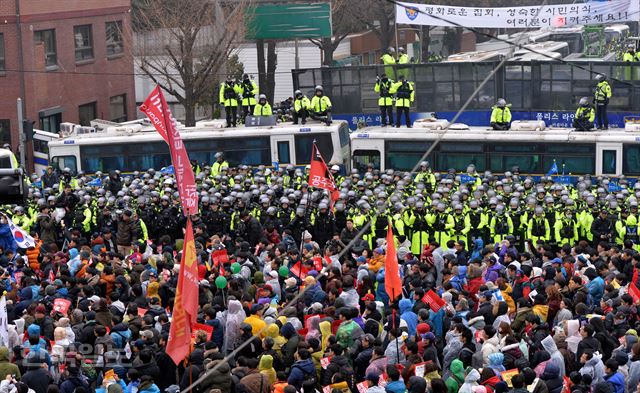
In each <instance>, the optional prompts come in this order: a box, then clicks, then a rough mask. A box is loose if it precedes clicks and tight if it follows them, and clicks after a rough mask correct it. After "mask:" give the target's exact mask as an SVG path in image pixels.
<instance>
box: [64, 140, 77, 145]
mask: <svg viewBox="0 0 640 393" xmlns="http://www.w3.org/2000/svg"><path fill="white" fill-rule="evenodd" d="M74 143H76V141H74V140H73V139H67V140H66V141H64V144H65V145H73V144H74Z"/></svg>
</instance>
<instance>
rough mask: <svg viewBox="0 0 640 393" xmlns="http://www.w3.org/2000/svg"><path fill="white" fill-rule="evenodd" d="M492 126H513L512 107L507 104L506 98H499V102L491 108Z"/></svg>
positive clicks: (499, 127)
mask: <svg viewBox="0 0 640 393" xmlns="http://www.w3.org/2000/svg"><path fill="white" fill-rule="evenodd" d="M490 121H491V128H493V129H494V130H502V131H505V130H508V129H509V128H511V109H509V106H508V105H507V101H506V100H505V99H504V98H500V99H498V102H497V103H496V105H495V106H494V107H493V109H492V110H491V120H490Z"/></svg>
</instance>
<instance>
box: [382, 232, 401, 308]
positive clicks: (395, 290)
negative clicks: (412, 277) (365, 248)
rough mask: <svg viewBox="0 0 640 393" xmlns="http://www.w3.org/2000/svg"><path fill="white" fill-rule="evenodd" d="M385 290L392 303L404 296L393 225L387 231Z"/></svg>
mask: <svg viewBox="0 0 640 393" xmlns="http://www.w3.org/2000/svg"><path fill="white" fill-rule="evenodd" d="M384 289H385V291H387V294H388V295H389V298H390V299H391V301H394V300H395V299H396V298H398V297H400V296H401V295H402V281H401V280H400V270H399V267H398V256H397V255H396V244H395V243H394V239H393V230H391V223H389V228H388V229H387V256H386V258H385V260H384Z"/></svg>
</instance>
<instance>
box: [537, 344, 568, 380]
mask: <svg viewBox="0 0 640 393" xmlns="http://www.w3.org/2000/svg"><path fill="white" fill-rule="evenodd" d="M542 347H543V348H544V350H545V351H547V352H548V353H549V355H550V356H551V361H550V362H551V363H554V364H555V365H556V366H557V367H558V373H559V374H558V376H559V377H560V378H562V377H563V376H564V375H565V367H564V357H563V356H562V354H561V353H560V351H558V347H557V346H556V342H555V341H553V337H551V336H547V337H545V338H544V340H542ZM545 371H546V369H545Z"/></svg>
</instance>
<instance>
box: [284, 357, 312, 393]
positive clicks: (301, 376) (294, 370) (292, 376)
mask: <svg viewBox="0 0 640 393" xmlns="http://www.w3.org/2000/svg"><path fill="white" fill-rule="evenodd" d="M310 375H313V376H314V377H315V378H316V379H317V378H318V376H317V375H316V368H315V366H314V365H313V361H312V360H311V359H304V360H298V361H297V362H295V363H294V364H293V366H291V371H290V372H289V378H288V379H287V383H288V384H289V385H291V386H293V387H295V388H296V389H297V390H300V389H301V388H302V383H303V382H304V380H305V379H307V378H309V376H310Z"/></svg>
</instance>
